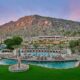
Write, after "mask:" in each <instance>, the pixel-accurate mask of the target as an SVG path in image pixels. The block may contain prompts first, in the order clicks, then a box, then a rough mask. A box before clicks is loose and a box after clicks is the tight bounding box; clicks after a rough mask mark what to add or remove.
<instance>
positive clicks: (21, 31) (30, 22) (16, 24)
mask: <svg viewBox="0 0 80 80" xmlns="http://www.w3.org/2000/svg"><path fill="white" fill-rule="evenodd" d="M14 35H20V36H23V37H30V36H31V37H33V36H45V35H46V36H53V35H64V36H65V35H66V36H80V22H74V21H70V20H64V19H57V18H51V17H44V16H39V15H31V16H25V17H22V18H20V19H18V20H17V21H10V22H9V23H6V24H4V25H2V26H0V37H9V36H14Z"/></svg>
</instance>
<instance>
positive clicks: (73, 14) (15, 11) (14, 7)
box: [0, 0, 80, 25]
mask: <svg viewBox="0 0 80 80" xmlns="http://www.w3.org/2000/svg"><path fill="white" fill-rule="evenodd" d="M35 14H37V15H41V16H48V17H49V16H50V17H55V18H62V19H68V20H74V21H80V0H0V25H2V24H4V23H7V22H9V21H15V20H17V19H19V18H20V17H23V16H27V15H35Z"/></svg>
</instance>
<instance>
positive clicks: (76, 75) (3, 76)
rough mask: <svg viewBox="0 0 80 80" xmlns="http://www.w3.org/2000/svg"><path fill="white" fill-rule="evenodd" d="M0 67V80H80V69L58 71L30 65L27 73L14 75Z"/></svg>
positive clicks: (4, 67)
mask: <svg viewBox="0 0 80 80" xmlns="http://www.w3.org/2000/svg"><path fill="white" fill-rule="evenodd" d="M8 67H9V66H0V80H80V68H74V69H67V70H58V69H48V68H42V67H38V66H32V65H30V69H29V70H28V71H26V72H20V73H12V72H9V71H8Z"/></svg>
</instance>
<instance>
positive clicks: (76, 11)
mask: <svg viewBox="0 0 80 80" xmlns="http://www.w3.org/2000/svg"><path fill="white" fill-rule="evenodd" d="M79 3H80V0H70V15H69V19H71V20H80V4H79Z"/></svg>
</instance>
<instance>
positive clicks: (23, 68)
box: [9, 49, 29, 72]
mask: <svg viewBox="0 0 80 80" xmlns="http://www.w3.org/2000/svg"><path fill="white" fill-rule="evenodd" d="M16 53H17V60H18V63H17V64H15V65H11V66H9V71H10V72H23V71H26V70H28V69H29V65H26V64H22V63H21V49H17V50H16Z"/></svg>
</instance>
